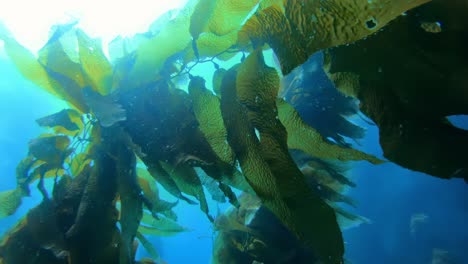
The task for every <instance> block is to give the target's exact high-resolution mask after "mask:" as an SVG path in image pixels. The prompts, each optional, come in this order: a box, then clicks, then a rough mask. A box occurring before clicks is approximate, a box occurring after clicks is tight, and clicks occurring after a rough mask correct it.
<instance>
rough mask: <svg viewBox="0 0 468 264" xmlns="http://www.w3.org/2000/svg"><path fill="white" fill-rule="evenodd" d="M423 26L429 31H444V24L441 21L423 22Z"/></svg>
mask: <svg viewBox="0 0 468 264" xmlns="http://www.w3.org/2000/svg"><path fill="white" fill-rule="evenodd" d="M421 28H422V29H424V31H426V32H428V33H435V34H436V33H440V32H442V24H441V23H440V22H423V23H421Z"/></svg>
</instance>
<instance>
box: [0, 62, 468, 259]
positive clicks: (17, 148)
mask: <svg viewBox="0 0 468 264" xmlns="http://www.w3.org/2000/svg"><path fill="white" fill-rule="evenodd" d="M210 67H211V66H210ZM210 70H212V69H210ZM0 74H1V75H0V173H1V175H2V176H1V177H3V178H2V180H1V181H0V191H4V190H9V189H12V188H15V185H16V182H15V177H14V175H15V167H16V165H17V164H18V162H19V161H20V160H21V159H22V158H24V157H25V156H26V154H27V150H28V147H27V146H28V141H29V140H30V139H32V138H34V137H36V136H37V135H39V134H41V133H44V132H45V130H44V129H42V128H40V127H39V126H38V125H37V124H36V122H35V120H36V119H38V118H40V117H43V116H46V115H48V114H52V113H55V112H57V111H60V110H61V109H63V108H66V105H65V104H64V103H63V102H61V101H59V100H57V99H56V98H55V97H53V96H51V95H49V94H47V93H45V92H43V91H42V90H41V89H38V88H37V87H35V86H34V85H33V84H31V83H30V82H29V81H27V80H25V79H24V78H23V77H22V76H21V75H20V74H19V73H18V72H17V70H16V69H15V67H14V65H13V64H12V63H11V62H9V61H8V60H6V59H2V56H0ZM450 121H451V122H452V123H453V124H454V125H456V126H458V127H461V128H464V129H468V120H467V118H466V116H453V117H450ZM359 125H361V126H363V127H365V128H366V130H367V132H366V137H365V138H364V139H361V140H359V142H358V143H359V144H354V147H356V148H357V149H360V150H363V151H364V152H366V153H370V154H374V155H376V156H378V157H382V150H381V148H380V146H379V143H378V129H377V127H376V126H374V125H372V124H367V123H365V122H362V123H359ZM467 157H468V153H467ZM467 162H468V158H467ZM350 174H351V175H353V176H352V177H353V179H354V181H355V182H356V185H357V187H356V188H353V189H350V191H349V193H348V195H349V196H350V197H351V198H353V199H354V200H356V201H357V204H358V205H357V208H356V209H352V208H351V209H350V210H353V211H354V212H356V213H357V214H359V215H362V216H364V217H366V218H368V219H369V220H370V222H369V223H367V224H362V225H360V226H358V227H354V228H351V229H348V230H345V231H344V233H343V234H344V240H345V247H346V255H345V257H346V259H347V260H349V261H350V262H351V263H363V264H367V263H385V264H386V263H389V264H390V263H432V264H436V263H439V264H442V263H444V264H447V263H455V264H459V263H460V264H463V263H468V262H467V260H468V250H467V248H468V227H467V225H466V223H467V220H468V185H467V184H466V183H464V182H463V180H461V179H452V180H444V179H439V178H436V177H430V176H428V175H424V174H422V173H419V172H414V171H410V170H407V169H404V168H402V167H400V166H398V165H396V164H393V163H390V162H388V163H385V164H382V165H378V166H372V165H369V164H368V163H365V162H356V163H353V169H352V170H351V171H350ZM33 189H35V188H33ZM161 190H162V188H161ZM161 192H162V194H161V195H162V198H164V199H167V200H169V201H174V200H175V199H174V198H173V197H171V196H170V195H169V194H167V193H166V192H164V191H161ZM41 198H42V197H41V196H40V194H39V193H38V192H37V191H33V192H32V195H31V197H27V198H25V199H24V200H23V204H22V206H21V207H20V209H19V210H18V211H17V212H16V213H15V214H14V215H13V216H10V217H8V218H4V219H0V236H1V235H3V234H4V233H5V232H7V231H8V230H10V229H11V227H12V226H13V225H14V224H15V223H16V222H17V221H18V219H20V218H21V217H22V216H23V215H25V213H26V212H27V211H28V209H29V208H31V207H33V206H35V205H36V204H38V203H39V202H40V199H41ZM209 205H210V211H211V214H212V215H214V216H215V217H216V215H217V213H218V211H219V212H223V211H224V210H225V209H226V208H228V207H229V205H228V204H217V203H216V202H213V201H210V204H209ZM175 212H176V214H177V215H178V223H179V224H180V225H182V226H184V227H187V228H188V229H189V231H188V232H183V233H180V234H178V235H177V236H173V237H151V238H150V240H151V242H152V243H153V244H154V246H155V247H156V248H157V249H158V251H159V253H160V255H161V258H162V259H163V260H164V261H166V262H167V263H170V264H172V263H210V260H211V256H212V251H213V249H212V247H213V240H214V236H215V234H216V233H215V232H214V228H213V225H212V223H210V222H209V221H208V219H207V217H206V216H205V215H204V214H203V213H201V212H200V209H199V207H198V206H197V205H188V204H187V203H185V202H183V201H181V202H179V205H178V206H177V207H176V208H175ZM140 249H141V248H140ZM441 252H442V255H443V257H442V258H441V259H443V262H442V260H439V261H438V262H437V261H435V260H434V259H435V258H434V255H437V254H440V253H441ZM144 256H148V254H147V252H145V251H144V250H140V251H139V252H138V254H137V258H140V257H144Z"/></svg>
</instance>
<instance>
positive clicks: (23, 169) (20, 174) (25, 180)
mask: <svg viewBox="0 0 468 264" xmlns="http://www.w3.org/2000/svg"><path fill="white" fill-rule="evenodd" d="M34 163H36V159H34V157H33V156H31V155H28V156H27V157H26V158H24V159H22V160H21V161H20V162H19V163H18V165H17V166H16V184H17V188H21V189H23V190H24V192H25V194H26V195H29V184H30V183H31V177H30V176H29V172H30V170H31V168H33V167H34Z"/></svg>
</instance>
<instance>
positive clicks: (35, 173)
mask: <svg viewBox="0 0 468 264" xmlns="http://www.w3.org/2000/svg"><path fill="white" fill-rule="evenodd" d="M64 174H65V170H64V169H61V168H57V167H56V166H51V165H49V164H48V163H44V164H41V165H39V166H38V167H36V168H34V170H32V171H31V174H30V175H29V178H30V181H31V182H33V181H35V180H38V179H40V178H46V179H47V178H55V177H59V176H61V175H64Z"/></svg>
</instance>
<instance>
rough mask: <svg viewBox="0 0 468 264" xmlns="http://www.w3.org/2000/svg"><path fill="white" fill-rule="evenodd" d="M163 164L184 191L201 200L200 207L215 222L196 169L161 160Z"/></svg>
mask: <svg viewBox="0 0 468 264" xmlns="http://www.w3.org/2000/svg"><path fill="white" fill-rule="evenodd" d="M161 165H162V167H163V168H164V170H166V171H167V172H168V173H169V174H170V175H171V178H172V179H174V182H175V183H176V184H177V186H178V187H179V189H180V190H181V191H182V192H183V193H186V194H188V195H190V196H193V197H195V198H196V199H197V200H198V201H199V202H200V209H201V210H202V212H204V213H205V214H206V216H207V217H208V219H209V220H210V221H211V222H213V217H212V216H211V215H210V213H209V209H208V203H207V202H206V197H205V192H204V191H203V186H202V184H201V181H200V178H198V174H197V172H196V171H195V169H194V168H192V167H190V166H188V165H185V164H181V165H179V166H177V167H174V166H172V165H170V164H169V163H165V162H161Z"/></svg>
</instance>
